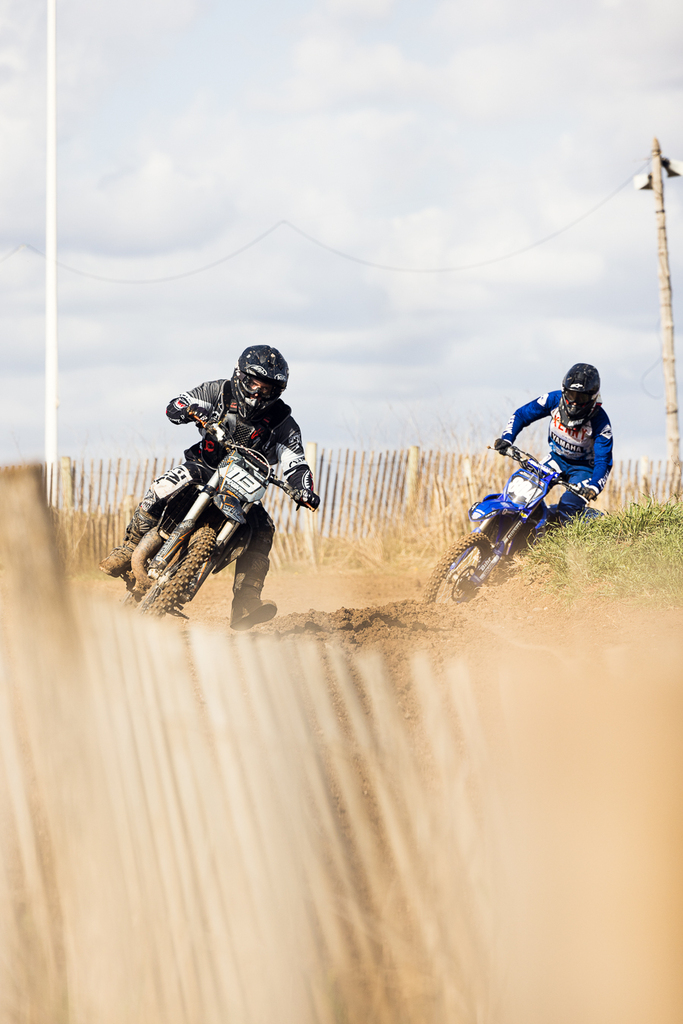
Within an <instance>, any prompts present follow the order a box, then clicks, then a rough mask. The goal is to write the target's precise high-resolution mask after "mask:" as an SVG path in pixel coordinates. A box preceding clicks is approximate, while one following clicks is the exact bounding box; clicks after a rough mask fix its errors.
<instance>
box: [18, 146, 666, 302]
mask: <svg viewBox="0 0 683 1024" xmlns="http://www.w3.org/2000/svg"><path fill="white" fill-rule="evenodd" d="M649 162H650V161H649V159H648V160H647V161H646V162H645V163H644V164H643V165H642V167H641V168H640V169H639V170H638V171H636V174H640V173H641V172H642V171H643V170H644V169H645V168H646V167H647V166H648V164H649ZM632 180H633V175H632V174H630V175H629V176H628V178H627V179H626V180H625V181H624V182H622V183H621V184H620V185H619V186H618V187H617V188H615V189H613V191H612V192H610V193H609V195H607V196H605V197H604V199H601V200H600V202H599V203H596V204H595V206H591V208H590V209H589V210H587V211H586V212H585V213H582V214H581V216H580V217H576V218H574V220H572V221H570V222H569V223H568V224H565V225H564V227H561V228H558V229H557V231H552V232H551V233H550V234H549V235H544V236H543V238H539V239H537V240H536V241H535V242H531V243H530V244H529V245H524V246H522V247H521V248H519V249H514V250H513V251H512V252H508V253H505V254H504V255H502V256H494V257H492V258H491V259H486V260H479V261H477V262H475V263H462V264H459V265H458V266H454V267H396V266H392V265H390V264H386V263H375V262H373V261H372V260H365V259H362V257H360V256H354V255H352V254H351V253H347V252H343V251H342V250H341V249H336V248H334V247H333V246H331V245H327V244H326V243H325V242H322V241H321V240H320V239H319V238H315V237H314V236H313V235H309V234H308V232H306V231H304V230H303V229H302V228H300V227H297V225H296V224H292V222H291V221H289V220H278V221H276V222H275V224H272V225H271V226H270V227H269V228H268V230H267V231H263V232H262V233H261V234H260V235H257V236H256V238H252V240H251V241H250V242H247V243H246V244H245V245H242V246H240V248H239V249H235V250H234V251H233V252H230V253H228V254H227V255H226V256H221V258H220V259H217V260H213V261H212V262H211V263H205V264H203V265H202V266H200V267H195V268H193V269H192V270H185V271H183V272H182V273H180V274H168V275H165V276H163V277H148V278H125V277H108V276H106V275H103V274H95V273H92V272H91V271H88V270H80V269H79V268H78V267H72V266H69V264H67V263H62V262H61V260H56V261H55V262H56V265H57V266H58V267H59V268H60V269H61V270H66V271H68V272H69V273H71V274H78V276H79V277H87V278H90V279H92V280H94V281H104V282H106V283H108V284H133V285H143V284H164V283H166V282H169V281H180V280H182V279H183V278H186V277H193V276H194V275H196V274H202V273H204V272H205V271H207V270H212V269H213V268H214V267H218V266H220V265H221V264H222V263H227V262H228V260H232V259H235V257H236V256H240V255H241V254H242V253H243V252H246V251H247V250H248V249H251V248H253V247H254V246H255V245H258V244H259V242H262V241H263V240H264V239H265V238H267V237H268V236H269V235H272V234H273V233H274V232H275V231H277V230H278V228H281V227H288V228H289V229H290V230H291V231H294V232H295V233H296V234H297V235H300V236H301V237H302V238H304V239H306V241H308V242H310V243H311V244H312V245H315V246H318V248H320V249H324V250H325V251H326V252H330V253H332V254H333V255H335V256H338V257H340V258H341V259H345V260H349V261H351V262H353V263H358V264H360V265H361V266H363V267H370V268H372V269H374V270H385V271H389V272H392V273H396V274H454V273H458V272H460V271H463V270H476V269H478V268H479V267H488V266H491V265H492V264H494V263H502V262H503V261H504V260H509V259H512V258H513V257H515V256H521V255H522V253H525V252H530V251H531V250H532V249H536V248H537V247H538V246H540V245H545V243H546V242H550V241H551V240H552V239H553V238H557V237H558V236H559V235H562V234H564V232H565V231H569V230H570V229H571V228H573V227H575V226H576V225H577V224H580V223H581V221H583V220H586V218H587V217H590V216H591V215H592V214H594V213H596V211H597V210H599V209H600V208H601V207H602V206H604V205H605V204H606V203H608V202H609V201H610V200H611V199H614V197H615V196H616V195H618V194H619V193H620V192H622V191H623V190H624V189H625V188H626V187H627V186H628V185H630V184H631V182H632ZM21 249H30V250H31V252H34V253H36V255H38V256H42V258H43V259H47V256H46V254H45V253H44V252H43V251H42V250H41V249H38V248H37V247H36V246H35V245H31V244H30V243H28V242H24V243H22V244H21V245H17V246H15V248H14V249H12V251H11V252H9V253H7V254H6V255H5V256H3V257H1V258H0V263H4V262H5V260H8V259H10V257H12V256H14V255H15V254H16V253H18V252H19V251H20V250H21Z"/></svg>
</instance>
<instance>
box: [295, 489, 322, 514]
mask: <svg viewBox="0 0 683 1024" xmlns="http://www.w3.org/2000/svg"><path fill="white" fill-rule="evenodd" d="M294 500H295V501H296V503H297V505H303V507H304V508H311V509H313V511H314V512H315V510H316V509H317V507H318V506H319V504H320V498H319V496H318V495H317V494H316V493H315V491H311V490H309V488H308V487H305V488H304V489H303V491H297V496H296V498H295V499H294Z"/></svg>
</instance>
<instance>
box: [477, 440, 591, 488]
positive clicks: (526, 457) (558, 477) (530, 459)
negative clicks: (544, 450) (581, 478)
mask: <svg viewBox="0 0 683 1024" xmlns="http://www.w3.org/2000/svg"><path fill="white" fill-rule="evenodd" d="M489 448H493V446H492V445H489ZM493 450H494V451H495V450H497V449H493ZM499 454H501V455H505V456H506V457H507V458H510V459H514V460H515V462H519V464H520V465H521V466H522V468H523V469H534V470H539V469H547V467H545V466H543V465H542V464H541V463H540V462H539V461H538V459H536V458H534V456H533V455H531V453H530V452H523V451H522V449H521V448H517V447H516V445H514V444H511V445H510V447H509V448H508V449H507V451H505V452H500V453H499ZM555 482H556V483H558V484H564V485H565V487H566V488H567V490H570V491H575V492H577V493H578V491H577V488H578V490H580V487H581V485H580V484H572V483H570V482H569V478H568V477H567V475H566V473H562V472H561V471H557V472H555Z"/></svg>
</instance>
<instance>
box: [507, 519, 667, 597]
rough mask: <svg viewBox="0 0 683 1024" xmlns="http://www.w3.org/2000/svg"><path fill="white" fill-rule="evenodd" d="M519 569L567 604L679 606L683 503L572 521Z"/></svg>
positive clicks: (544, 540) (540, 544) (541, 543)
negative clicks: (609, 600) (630, 601)
mask: <svg viewBox="0 0 683 1024" xmlns="http://www.w3.org/2000/svg"><path fill="white" fill-rule="evenodd" d="M522 571H523V573H524V574H526V575H527V576H531V577H532V578H533V579H535V580H538V581H541V582H543V583H545V585H546V586H548V587H549V588H550V589H551V590H554V591H557V592H559V593H561V594H562V596H564V597H566V598H567V600H568V601H573V600H575V599H577V598H581V597H585V596H586V595H587V594H592V595H595V596H605V597H621V598H623V597H626V598H636V599H639V600H646V601H655V602H659V603H663V604H683V504H679V503H678V502H675V501H671V502H666V503H664V504H658V503H657V502H653V501H648V502H645V503H643V504H635V503H634V504H632V505H628V506H627V507H626V508H624V509H622V510H621V511H619V512H613V513H610V514H609V515H605V516H601V517H600V518H598V519H576V520H574V522H572V523H571V524H570V525H568V526H565V527H563V528H561V529H554V530H550V531H548V533H547V534H546V535H545V536H544V537H543V538H542V539H541V540H540V541H539V542H538V544H536V545H534V547H532V548H531V549H530V551H529V552H528V557H527V558H525V559H524V560H523V566H522Z"/></svg>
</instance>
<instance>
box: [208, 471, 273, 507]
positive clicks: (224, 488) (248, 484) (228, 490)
mask: <svg viewBox="0 0 683 1024" xmlns="http://www.w3.org/2000/svg"><path fill="white" fill-rule="evenodd" d="M219 491H220V492H221V493H223V494H236V495H237V497H238V498H241V499H242V501H250V502H253V501H260V500H261V498H262V497H263V495H264V494H265V493H266V488H265V486H264V485H263V483H262V481H261V480H259V479H258V477H255V476H252V474H251V473H248V472H247V470H246V469H243V468H242V466H240V465H238V464H237V463H234V462H233V463H232V464H231V465H230V466H228V468H227V470H226V473H225V476H224V477H223V479H222V480H221V485H220V488H219Z"/></svg>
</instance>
